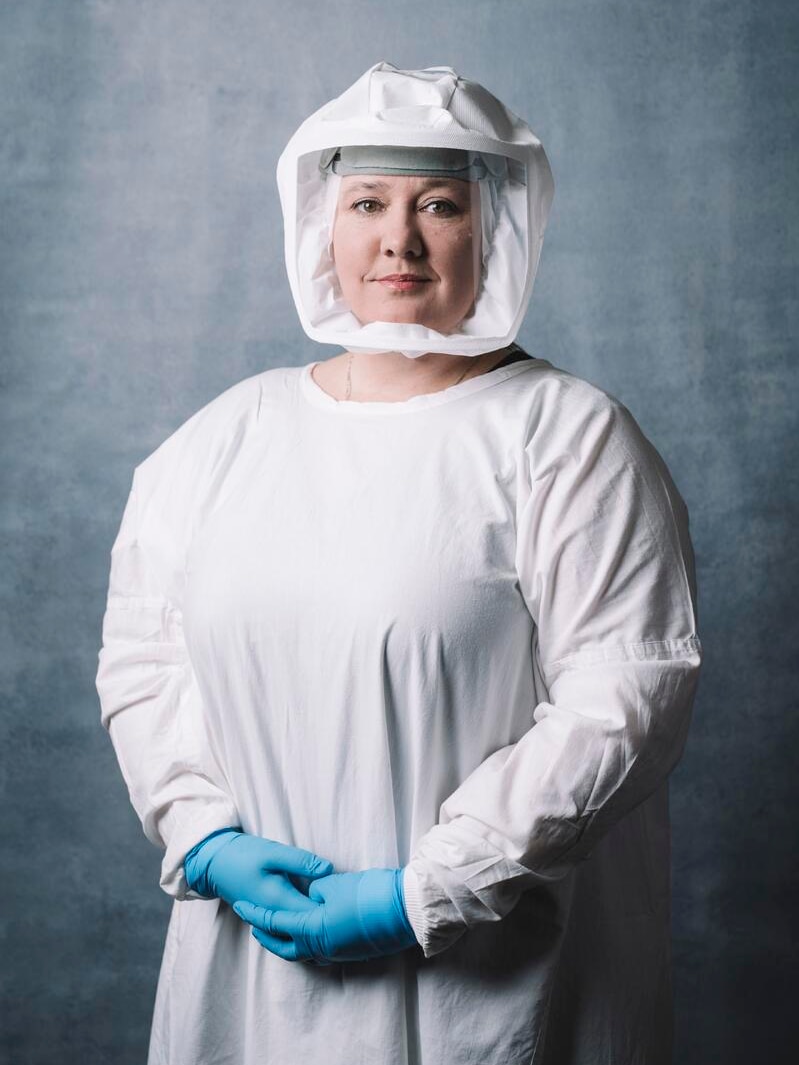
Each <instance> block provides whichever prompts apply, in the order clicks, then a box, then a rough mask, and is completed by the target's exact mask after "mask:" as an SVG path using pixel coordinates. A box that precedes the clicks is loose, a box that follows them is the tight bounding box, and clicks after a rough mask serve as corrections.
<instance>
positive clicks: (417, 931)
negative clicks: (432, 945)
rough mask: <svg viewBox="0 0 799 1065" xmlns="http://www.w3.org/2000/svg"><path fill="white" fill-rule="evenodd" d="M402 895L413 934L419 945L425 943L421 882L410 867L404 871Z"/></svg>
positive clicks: (406, 867) (407, 866)
mask: <svg viewBox="0 0 799 1065" xmlns="http://www.w3.org/2000/svg"><path fill="white" fill-rule="evenodd" d="M402 895H403V899H404V901H405V913H406V914H407V917H408V923H409V924H410V926H411V928H412V929H413V934H414V935H415V936H416V939H417V940H418V942H419V943H423V942H424V915H423V913H422V905H421V901H420V899H419V880H418V878H417V876H416V873H415V872H414V871H413V869H412V868H411V866H410V865H406V866H405V868H404V869H403V871H402Z"/></svg>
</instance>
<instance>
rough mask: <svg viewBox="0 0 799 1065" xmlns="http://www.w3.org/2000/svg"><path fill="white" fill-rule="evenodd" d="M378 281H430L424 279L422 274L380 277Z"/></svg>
mask: <svg viewBox="0 0 799 1065" xmlns="http://www.w3.org/2000/svg"><path fill="white" fill-rule="evenodd" d="M377 280H378V281H429V278H427V277H422V275H421V274H386V276H385V277H378V279H377Z"/></svg>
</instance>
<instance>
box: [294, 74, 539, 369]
mask: <svg viewBox="0 0 799 1065" xmlns="http://www.w3.org/2000/svg"><path fill="white" fill-rule="evenodd" d="M359 145H395V146H404V147H432V148H456V149H463V150H467V151H471V152H478V153H482V154H483V155H484V157H485V158H486V159H487V160H492V159H493V160H497V161H498V162H499V163H500V164H501V165H499V166H496V167H495V168H494V170H495V172H494V173H492V174H491V175H490V176H489V177H487V178H485V179H481V180H480V182H479V186H480V205H481V211H482V235H483V255H482V276H481V278H480V285H479V289H478V293H477V298H476V300H475V304H474V306H473V308H472V311H471V312H470V314H469V315H467V317H466V318H465V319H464V320H463V321H462V322H461V323H460V326H459V328H458V330H457V331H456V332H454V333H449V334H443V333H439V332H437V331H436V330H434V329H428V328H426V327H425V326H423V325H418V324H412V323H408V324H405V323H396V322H369V323H366V324H362V323H361V322H359V321H358V319H357V318H356V317H355V315H354V314H353V313H352V311H351V310H350V309H349V307H348V306H347V304H346V303H345V301H344V299H343V297H342V293H341V289H340V287H339V285H338V281H337V278H336V271H335V265H334V262H333V257H332V254H331V247H330V243H331V232H332V223H333V218H334V214H335V206H336V201H337V198H338V190H339V185H340V182H341V178H340V177H339V176H338V175H336V174H333V173H330V172H327V171H325V170H324V169H323V167H324V164H325V162H326V161H327V160H329V158H330V156H331V154H332V152H334V151H335V149H336V148H339V147H345V146H349V147H354V146H359ZM320 163H321V164H322V167H320ZM277 181H278V190H279V192H280V200H281V204H282V208H283V221H284V231H285V253H286V269H287V271H288V277H289V283H290V285H291V291H292V295H293V297H294V302H295V304H296V307H297V312H298V314H299V317H300V322H301V323H302V327H303V329H304V330H305V332H306V333H307V334H308V336H309V337H310V338H311V339H312V340H316V341H319V342H320V343H323V344H337V345H341V346H342V347H344V348H347V349H349V350H351V351H372V352H373V351H400V352H402V353H403V354H404V355H407V356H409V357H411V358H413V357H416V356H418V355H422V354H424V353H425V352H428V351H435V352H441V353H445V354H456V355H481V354H483V353H484V352H487V351H494V350H496V349H499V348H502V347H505V346H506V345H508V344H510V343H511V342H512V341H513V340H515V338H516V336H517V334H518V331H519V328H520V326H521V323H522V320H523V319H524V315H525V313H526V311H527V307H528V304H529V302H530V297H531V295H532V290H533V282H534V280H535V275H536V271H537V269H538V262H539V258H540V255H541V245H542V242H543V239H544V231H545V229H546V225H547V219H548V217H549V211H550V207H551V204H552V197H553V194H554V183H553V179H552V171H551V169H550V166H549V161H548V160H547V157H546V154H545V152H544V149H543V147H542V145H541V142H540V141H539V140H538V138H537V137H536V136H535V134H534V133H533V132H532V130H531V129H530V128H529V126H528V125H527V124H526V123H525V122H524V121H522V119H520V118H519V117H518V116H517V115H515V114H513V112H512V111H510V110H509V109H508V108H507V107H505V106H504V104H502V103H501V102H500V101H499V100H498V99H497V98H496V97H495V96H492V94H491V93H490V92H488V91H487V90H486V89H484V88H483V87H482V86H481V85H479V84H477V83H476V82H473V81H468V80H467V79H465V78H462V77H460V76H459V75H458V74H457V73H456V72H455V71H454V70H453V69H452V68H451V67H429V68H427V69H425V70H399V69H397V68H396V67H394V66H392V65H391V64H390V63H385V62H382V63H376V64H375V65H374V66H373V67H371V68H370V69H369V70H367V71H366V73H365V74H363V75H362V77H360V78H359V79H358V80H357V81H356V82H355V84H354V85H352V86H351V87H350V88H349V89H347V91H346V92H344V93H342V95H341V96H339V97H338V98H337V99H335V100H332V101H331V102H330V103H328V104H326V105H325V106H324V107H321V108H320V109H319V110H318V111H316V112H315V113H314V114H312V115H311V116H310V117H309V118H308V119H306V121H305V122H303V123H302V125H301V126H300V128H299V129H298V130H297V132H296V133H295V134H294V136H293V137H292V138H291V140H290V141H289V143H288V145H287V146H286V148H285V150H284V151H283V153H282V155H281V157H280V159H279V161H278V167H277Z"/></svg>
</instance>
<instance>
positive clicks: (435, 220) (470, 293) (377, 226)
mask: <svg viewBox="0 0 799 1065" xmlns="http://www.w3.org/2000/svg"><path fill="white" fill-rule="evenodd" d="M480 233H481V229H480V194H479V189H478V185H477V183H476V182H470V181H461V180H459V179H457V178H446V179H441V178H432V177H415V176H401V177H398V176H393V175H391V176H386V175H383V174H367V175H363V176H361V175H351V176H347V177H343V178H342V179H341V187H340V189H339V196H338V203H337V206H336V216H335V220H334V223H333V258H334V260H335V265H336V273H337V274H338V279H339V284H340V285H341V291H342V294H343V296H344V299H345V300H346V302H347V304H348V305H349V307H350V309H351V311H352V312H353V314H354V315H355V317H356V318H357V319H358V320H359V322H361V324H362V325H365V324H367V323H368V322H375V321H381V322H411V323H416V324H419V325H424V326H427V327H428V328H429V329H435V330H436V331H437V332H439V333H451V332H453V331H454V330H455V329H456V327H457V326H458V324H459V323H460V322H461V321H462V320H463V318H464V317H465V316H466V315H467V314H468V312H469V311H470V310H471V308H472V304H473V303H474V299H475V296H476V293H477V286H478V283H479V280H480V264H481V240H480ZM403 276H404V277H405V280H403Z"/></svg>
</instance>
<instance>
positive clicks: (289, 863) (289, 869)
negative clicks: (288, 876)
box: [263, 841, 333, 880]
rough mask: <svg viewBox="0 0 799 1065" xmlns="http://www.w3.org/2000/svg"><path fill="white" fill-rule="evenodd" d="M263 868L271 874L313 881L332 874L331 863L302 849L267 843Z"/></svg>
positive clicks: (284, 844)
mask: <svg viewBox="0 0 799 1065" xmlns="http://www.w3.org/2000/svg"><path fill="white" fill-rule="evenodd" d="M263 868H264V869H268V870H270V871H271V872H280V873H294V874H296V875H297V876H304V877H306V878H307V879H309V880H313V879H314V878H315V877H318V876H329V875H330V873H332V872H333V863H332V862H331V861H329V860H328V859H327V858H320V857H319V855H318V854H314V853H313V851H307V850H304V849H303V848H302V847H292V846H289V844H287V843H275V842H272V841H269V846H268V849H267V853H266V854H265V856H264V861H263Z"/></svg>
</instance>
